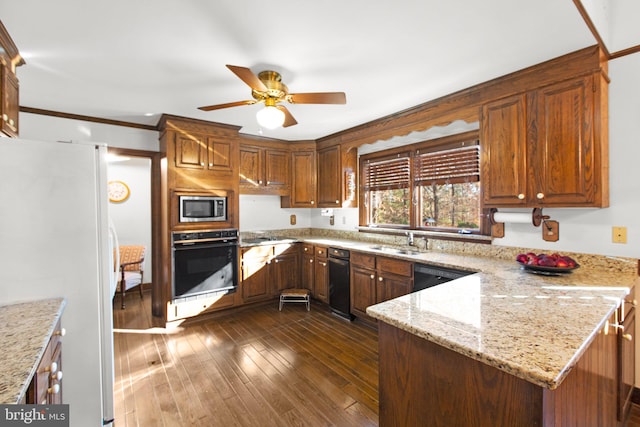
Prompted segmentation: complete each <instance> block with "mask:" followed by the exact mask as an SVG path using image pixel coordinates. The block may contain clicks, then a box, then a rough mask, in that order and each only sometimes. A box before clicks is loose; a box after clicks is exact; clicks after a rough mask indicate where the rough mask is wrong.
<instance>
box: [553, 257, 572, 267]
mask: <svg viewBox="0 0 640 427" xmlns="http://www.w3.org/2000/svg"><path fill="white" fill-rule="evenodd" d="M556 267H560V268H567V267H569V263H568V262H567V261H566V260H565V259H564V258H560V259H558V260H557V261H556Z"/></svg>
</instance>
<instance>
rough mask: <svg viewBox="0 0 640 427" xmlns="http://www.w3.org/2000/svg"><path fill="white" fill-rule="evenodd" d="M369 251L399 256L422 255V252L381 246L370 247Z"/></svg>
mask: <svg viewBox="0 0 640 427" xmlns="http://www.w3.org/2000/svg"><path fill="white" fill-rule="evenodd" d="M369 249H371V250H373V251H382V252H386V253H389V254H397V255H420V251H414V250H412V249H400V248H390V247H388V246H381V245H374V246H369Z"/></svg>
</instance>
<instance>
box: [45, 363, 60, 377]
mask: <svg viewBox="0 0 640 427" xmlns="http://www.w3.org/2000/svg"><path fill="white" fill-rule="evenodd" d="M57 370H58V364H57V363H56V362H51V365H49V366H47V367H46V368H44V371H45V372H51V373H52V374H53V373H55V372H56V371H57Z"/></svg>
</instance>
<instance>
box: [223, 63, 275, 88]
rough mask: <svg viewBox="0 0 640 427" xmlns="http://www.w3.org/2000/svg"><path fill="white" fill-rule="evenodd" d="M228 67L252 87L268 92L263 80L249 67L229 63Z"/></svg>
mask: <svg viewBox="0 0 640 427" xmlns="http://www.w3.org/2000/svg"><path fill="white" fill-rule="evenodd" d="M227 68H228V69H230V70H231V71H232V72H233V73H234V74H235V75H236V76H238V77H240V80H242V81H243V82H245V83H246V84H247V85H248V86H249V87H250V88H251V89H253V90H255V91H258V92H266V91H267V90H268V89H267V87H266V86H265V85H264V83H262V80H260V79H259V78H258V76H256V75H255V74H253V71H251V70H250V69H248V68H247V67H239V66H237V65H229V64H227Z"/></svg>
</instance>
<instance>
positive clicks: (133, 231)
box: [107, 157, 153, 283]
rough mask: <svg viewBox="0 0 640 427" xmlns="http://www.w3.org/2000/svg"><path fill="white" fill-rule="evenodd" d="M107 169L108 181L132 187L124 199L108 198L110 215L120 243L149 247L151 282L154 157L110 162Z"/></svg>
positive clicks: (148, 278)
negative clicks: (113, 199) (152, 165)
mask: <svg viewBox="0 0 640 427" xmlns="http://www.w3.org/2000/svg"><path fill="white" fill-rule="evenodd" d="M107 173H108V179H109V181H111V180H118V181H123V182H124V183H125V184H127V186H128V187H129V190H130V191H131V193H130V196H129V198H128V199H127V200H125V201H124V202H120V203H113V202H109V216H110V218H111V220H112V221H113V224H114V225H115V228H116V231H117V233H118V239H119V241H120V244H121V245H145V246H146V247H147V256H146V260H145V271H144V283H151V281H152V275H151V273H152V271H153V268H152V261H151V159H147V158H135V157H132V158H130V159H129V160H127V161H124V162H117V163H109V169H108V172H107Z"/></svg>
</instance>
